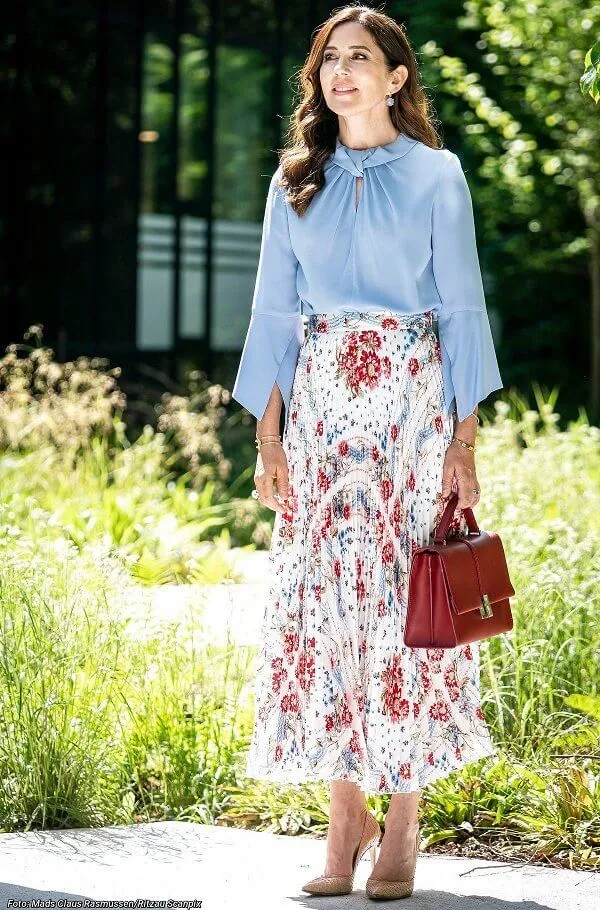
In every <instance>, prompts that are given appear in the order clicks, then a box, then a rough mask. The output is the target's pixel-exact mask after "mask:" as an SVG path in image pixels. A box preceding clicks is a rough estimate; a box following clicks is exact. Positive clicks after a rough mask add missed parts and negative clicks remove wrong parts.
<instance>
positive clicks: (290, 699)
mask: <svg viewBox="0 0 600 910" xmlns="http://www.w3.org/2000/svg"><path fill="white" fill-rule="evenodd" d="M281 710H282V711H284V712H285V713H286V714H287V713H288V712H289V713H290V714H297V713H298V711H299V710H300V699H299V698H298V693H297V692H288V694H287V695H284V696H283V698H282V699H281Z"/></svg>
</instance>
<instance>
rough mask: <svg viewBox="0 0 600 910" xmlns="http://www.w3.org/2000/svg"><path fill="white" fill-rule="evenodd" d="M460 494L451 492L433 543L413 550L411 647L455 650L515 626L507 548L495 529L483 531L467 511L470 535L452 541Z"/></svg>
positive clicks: (408, 631)
mask: <svg viewBox="0 0 600 910" xmlns="http://www.w3.org/2000/svg"><path fill="white" fill-rule="evenodd" d="M457 502H458V494H457V493H452V494H451V496H450V498H449V499H448V503H447V505H446V508H445V510H444V514H443V515H442V517H441V519H440V521H439V523H438V526H437V529H436V531H435V534H434V537H433V543H432V544H429V545H426V546H423V547H417V549H416V550H415V551H414V553H413V556H412V560H411V564H410V574H409V582H408V611H407V615H406V627H405V629H404V644H406V645H409V646H410V647H411V648H456V647H457V646H458V645H464V644H467V643H468V642H471V641H477V640H478V639H482V638H491V637H492V636H493V635H498V634H499V633H500V632H509V631H510V630H511V629H512V627H513V618H512V614H511V611H510V603H509V597H512V596H513V595H514V593H515V590H514V588H513V586H512V584H511V581H510V578H509V576H508V566H507V564H506V557H505V555H504V547H503V546H502V541H501V540H500V537H499V536H498V534H496V533H495V532H494V531H480V530H479V527H478V526H477V522H476V521H475V516H474V515H473V512H472V511H471V509H463V510H462V512H463V515H464V516H465V520H466V523H467V527H468V531H469V532H468V534H457V535H456V536H454V537H449V538H447V537H446V535H447V533H448V527H449V525H450V522H451V520H452V517H453V515H454V511H455V509H456V504H457Z"/></svg>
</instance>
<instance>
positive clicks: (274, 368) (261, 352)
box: [231, 165, 304, 420]
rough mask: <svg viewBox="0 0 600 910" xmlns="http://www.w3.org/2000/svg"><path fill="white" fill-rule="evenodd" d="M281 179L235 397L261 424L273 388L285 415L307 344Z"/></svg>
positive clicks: (271, 205)
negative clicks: (302, 351) (302, 348)
mask: <svg viewBox="0 0 600 910" xmlns="http://www.w3.org/2000/svg"><path fill="white" fill-rule="evenodd" d="M281 173H282V168H281V165H279V167H278V168H277V170H276V171H275V173H274V174H273V176H272V177H271V182H270V185H269V190H268V193H267V200H266V205H265V213H264V219H263V227H262V239H261V247H260V255H259V260H258V269H257V273H256V281H255V285H254V294H253V298H252V307H251V312H250V324H249V326H248V331H247V334H246V339H245V342H244V347H243V350H242V354H241V358H240V362H239V366H238V372H237V376H236V379H235V383H234V387H233V390H232V393H231V394H232V397H233V398H235V400H236V401H238V402H239V403H240V404H241V405H242V406H243V407H245V408H246V409H247V410H248V411H250V412H251V413H252V414H253V415H254V416H255V417H256V418H257V419H258V420H262V417H263V415H264V412H265V408H266V406H267V404H268V401H269V398H270V397H271V392H272V391H273V385H274V383H275V382H276V383H277V385H278V386H279V389H280V391H281V395H282V398H283V400H284V403H285V408H286V413H287V410H288V408H289V403H290V398H291V392H292V385H293V381H294V373H295V371H296V363H297V360H298V353H299V351H300V347H301V345H302V342H303V340H304V323H303V320H302V313H301V307H300V298H299V295H298V292H297V290H296V273H297V270H298V260H297V258H296V255H295V253H294V251H293V249H292V245H291V242H290V233H289V226H288V214H287V211H286V203H285V199H284V195H285V189H283V188H282V187H278V186H277V181H278V180H279V179H280V177H281Z"/></svg>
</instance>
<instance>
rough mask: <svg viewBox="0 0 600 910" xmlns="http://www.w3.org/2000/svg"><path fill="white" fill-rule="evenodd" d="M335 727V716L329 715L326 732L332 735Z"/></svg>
mask: <svg viewBox="0 0 600 910" xmlns="http://www.w3.org/2000/svg"><path fill="white" fill-rule="evenodd" d="M334 727H335V720H334V717H333V714H327V715H326V717H325V731H326V732H327V733H331V731H332V730H333V729H334Z"/></svg>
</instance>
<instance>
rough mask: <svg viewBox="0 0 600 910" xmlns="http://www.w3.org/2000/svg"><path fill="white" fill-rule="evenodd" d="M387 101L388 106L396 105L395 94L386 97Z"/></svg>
mask: <svg viewBox="0 0 600 910" xmlns="http://www.w3.org/2000/svg"><path fill="white" fill-rule="evenodd" d="M385 103H386V104H387V106H388V107H393V106H394V96H393V95H390V96H389V97H388V98H386V99H385Z"/></svg>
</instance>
